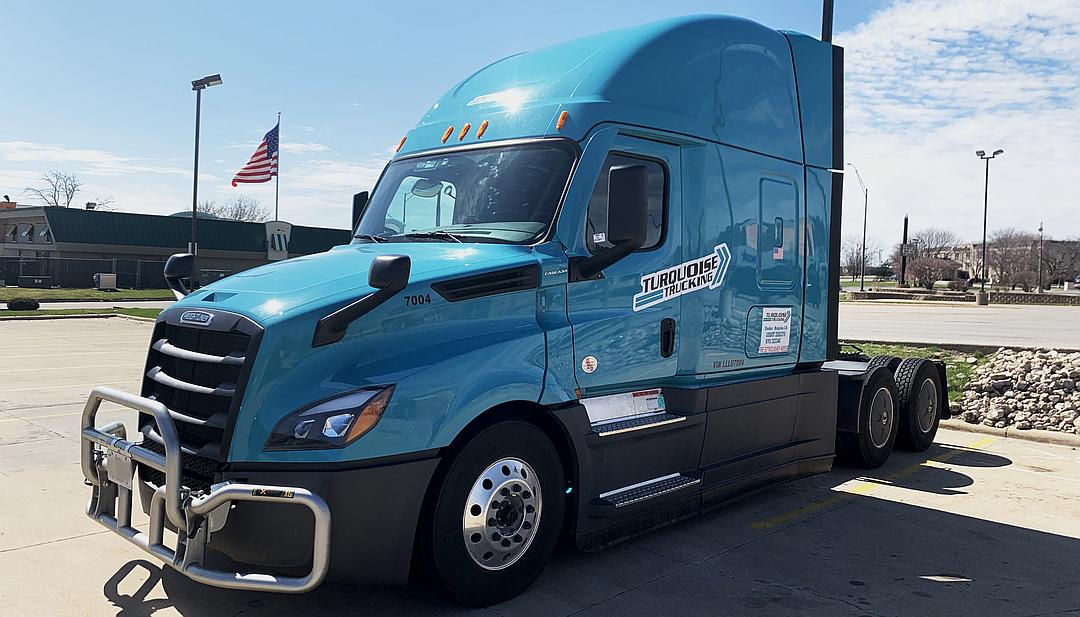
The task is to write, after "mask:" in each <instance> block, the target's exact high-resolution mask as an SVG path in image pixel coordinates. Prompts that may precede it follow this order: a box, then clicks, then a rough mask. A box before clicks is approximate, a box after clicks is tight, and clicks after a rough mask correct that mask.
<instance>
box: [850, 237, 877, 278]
mask: <svg viewBox="0 0 1080 617" xmlns="http://www.w3.org/2000/svg"><path fill="white" fill-rule="evenodd" d="M842 247H843V248H842V249H841V261H842V263H843V269H844V271H846V272H847V273H848V274H849V275H850V276H851V280H853V281H854V280H855V279H857V278H858V277H859V275H860V274H861V273H862V271H863V266H864V265H865V266H866V271H867V273H868V274H869V271H870V269H871V268H872V267H874V264H880V263H881V256H882V252H883V250H884V249H882V248H881V245H880V244H878V243H877V242H876V241H875V240H873V239H868V240H867V241H866V251H865V253H864V252H863V245H862V239H861V238H859V237H858V236H848V237H846V238H844V239H843V242H842ZM864 255H865V258H866V263H865V264H863V257H864Z"/></svg>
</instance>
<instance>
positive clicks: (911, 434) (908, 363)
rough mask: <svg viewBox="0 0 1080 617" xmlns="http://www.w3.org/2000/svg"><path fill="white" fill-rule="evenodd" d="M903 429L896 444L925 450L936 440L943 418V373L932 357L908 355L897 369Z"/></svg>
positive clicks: (899, 408)
mask: <svg viewBox="0 0 1080 617" xmlns="http://www.w3.org/2000/svg"><path fill="white" fill-rule="evenodd" d="M896 391H897V405H896V407H897V410H898V416H899V419H900V431H899V434H898V435H897V439H896V444H897V445H898V446H899V447H901V448H904V449H905V450H914V451H916V452H922V451H923V450H926V449H927V448H929V447H930V444H932V443H934V436H935V435H936V434H937V429H938V423H939V422H940V421H941V392H942V384H941V375H940V374H939V373H938V371H937V367H935V366H934V364H933V363H932V362H930V361H929V360H923V359H922V358H908V359H906V360H904V361H903V362H901V363H900V366H898V367H897V369H896Z"/></svg>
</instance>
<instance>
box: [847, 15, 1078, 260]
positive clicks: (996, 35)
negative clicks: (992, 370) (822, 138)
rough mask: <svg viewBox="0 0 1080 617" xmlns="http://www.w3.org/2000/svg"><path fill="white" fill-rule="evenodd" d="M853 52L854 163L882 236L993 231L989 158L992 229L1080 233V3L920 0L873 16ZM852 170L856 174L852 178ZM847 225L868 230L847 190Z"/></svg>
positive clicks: (850, 120)
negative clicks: (1076, 186)
mask: <svg viewBox="0 0 1080 617" xmlns="http://www.w3.org/2000/svg"><path fill="white" fill-rule="evenodd" d="M837 43H838V44H839V45H842V46H844V47H845V50H846V51H845V56H846V58H845V64H846V67H845V68H846V101H845V113H846V132H847V139H846V144H845V146H846V158H847V160H848V161H850V162H853V163H855V164H856V165H857V166H858V167H859V169H860V171H861V172H862V174H863V178H864V179H865V180H866V182H867V184H868V185H869V187H870V216H869V227H870V235H871V236H873V237H877V238H881V239H882V240H883V241H884V242H885V243H887V244H891V243H893V242H896V241H898V240H899V235H900V226H901V221H902V219H903V215H904V213H908V214H910V215H911V226H912V228H913V229H919V228H922V227H927V226H930V225H936V226H940V227H947V228H950V229H953V230H954V231H957V232H958V233H960V234H961V235H962V236H964V237H966V238H968V239H977V238H978V237H979V235H980V234H981V232H982V204H983V173H984V167H983V165H984V164H983V163H982V161H980V160H979V159H978V158H977V157H976V156H975V150H987V151H993V150H995V149H997V148H1003V149H1004V150H1005V154H1004V155H1003V156H1001V157H999V158H997V159H995V160H994V161H993V162H992V163H991V174H990V214H989V218H990V222H989V227H990V229H991V230H993V229H995V228H1001V227H1017V228H1023V229H1026V230H1034V229H1035V228H1037V227H1038V225H1039V221H1040V220H1045V222H1046V226H1047V230H1048V231H1050V232H1051V233H1053V234H1054V235H1055V236H1059V237H1061V236H1068V235H1077V234H1080V217H1077V216H1076V214H1075V209H1076V198H1075V197H1074V196H1073V195H1074V191H1073V189H1072V184H1073V176H1075V175H1076V163H1075V162H1074V159H1073V157H1075V156H1076V148H1077V146H1080V4H1078V3H1076V2H1072V1H1069V0H1050V1H1043V2H1038V3H1032V2H1026V1H1023V0H996V1H995V2H985V1H984V0H915V1H913V2H897V3H894V4H892V5H890V6H889V7H887V8H886V9H884V10H881V11H879V12H877V13H875V14H874V15H873V16H872V17H871V18H870V19H869V20H868V21H867V22H865V23H863V24H862V25H860V26H859V27H857V28H856V29H855V30H854V31H853V32H849V33H841V34H838V35H837ZM850 175H853V174H850ZM845 194H846V195H847V197H848V198H847V199H846V200H845V205H846V209H845V210H846V212H845V215H844V229H845V230H848V231H849V232H850V231H851V230H856V229H860V230H861V226H862V207H861V206H862V204H861V201H862V200H861V197H862V195H861V191H860V190H859V188H858V184H857V182H856V181H855V179H854V177H851V178H848V181H847V183H846V185H845Z"/></svg>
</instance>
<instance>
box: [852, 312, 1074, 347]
mask: <svg viewBox="0 0 1080 617" xmlns="http://www.w3.org/2000/svg"><path fill="white" fill-rule="evenodd" d="M1077 324H1080V307H1077V306H1032V305H1019V304H993V305H990V306H976V305H975V304H971V303H967V304H960V303H951V302H950V303H946V304H933V303H915V302H906V303H895V302H893V303H885V302H881V303H879V302H841V303H840V338H841V339H842V340H847V341H888V342H892V343H933V344H936V345H942V344H951V345H978V346H985V347H1045V348H1057V349H1069V350H1080V328H1077Z"/></svg>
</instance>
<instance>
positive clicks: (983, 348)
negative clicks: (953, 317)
mask: <svg viewBox="0 0 1080 617" xmlns="http://www.w3.org/2000/svg"><path fill="white" fill-rule="evenodd" d="M840 343H841V344H844V343H852V344H856V345H857V344H859V343H864V344H867V345H906V346H908V347H937V348H938V349H948V350H951V351H960V352H964V353H980V352H981V353H984V354H992V353H994V352H995V351H997V350H999V349H1012V350H1016V351H1034V350H1035V349H1053V350H1055V351H1060V352H1065V353H1076V352H1080V348H1073V347H1045V348H1044V347H1032V346H1030V345H968V344H966V343H920V342H915V341H872V340H867V339H852V338H843V337H841V339H840Z"/></svg>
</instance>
